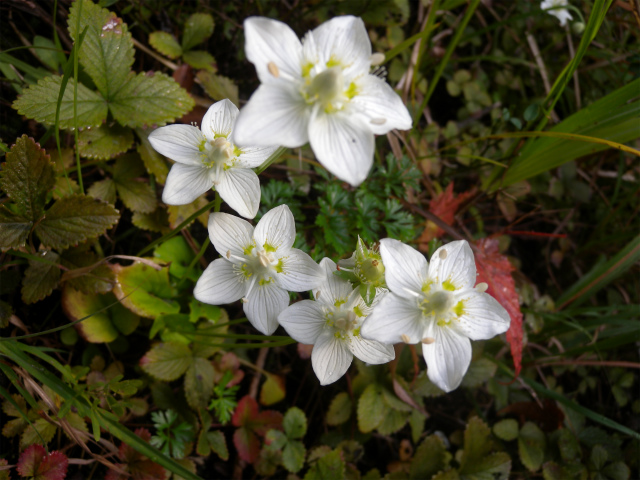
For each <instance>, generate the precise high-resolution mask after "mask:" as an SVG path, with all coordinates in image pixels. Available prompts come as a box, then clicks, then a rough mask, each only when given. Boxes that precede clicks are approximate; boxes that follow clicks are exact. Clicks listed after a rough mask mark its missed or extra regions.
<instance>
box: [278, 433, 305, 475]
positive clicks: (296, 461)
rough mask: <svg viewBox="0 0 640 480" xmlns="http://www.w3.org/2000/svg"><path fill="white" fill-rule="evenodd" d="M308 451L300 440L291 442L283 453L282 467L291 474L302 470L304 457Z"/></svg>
mask: <svg viewBox="0 0 640 480" xmlns="http://www.w3.org/2000/svg"><path fill="white" fill-rule="evenodd" d="M306 454H307V450H306V449H305V448H304V445H303V444H302V442H300V441H298V440H294V441H289V442H287V445H286V446H285V447H284V450H283V451H282V465H283V466H284V468H286V469H287V470H289V471H290V472H291V473H296V472H299V471H300V470H302V467H303V466H304V457H305V455H306Z"/></svg>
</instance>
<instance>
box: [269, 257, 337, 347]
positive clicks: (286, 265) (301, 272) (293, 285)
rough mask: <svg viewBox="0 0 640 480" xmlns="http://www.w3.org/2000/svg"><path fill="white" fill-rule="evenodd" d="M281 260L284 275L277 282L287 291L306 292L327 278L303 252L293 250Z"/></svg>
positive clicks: (278, 277)
mask: <svg viewBox="0 0 640 480" xmlns="http://www.w3.org/2000/svg"><path fill="white" fill-rule="evenodd" d="M281 258H282V273H278V274H276V282H278V284H279V285H280V286H281V287H282V288H284V289H285V290H289V291H290V292H305V291H307V290H311V289H313V288H316V287H318V286H319V285H321V284H322V282H324V281H325V280H326V278H327V276H326V273H325V271H324V270H323V269H322V268H321V267H320V266H319V265H318V264H317V263H316V262H314V261H313V259H312V258H311V257H310V256H309V255H307V254H306V253H304V252H303V251H302V250H298V249H297V248H292V249H290V250H288V251H287V253H286V255H285V256H284V257H281ZM303 343H304V342H303Z"/></svg>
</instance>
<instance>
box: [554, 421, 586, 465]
mask: <svg viewBox="0 0 640 480" xmlns="http://www.w3.org/2000/svg"><path fill="white" fill-rule="evenodd" d="M558 449H559V450H560V456H562V459H563V460H565V461H572V460H577V459H579V458H580V457H581V456H582V449H581V448H580V442H578V439H577V438H576V436H575V435H574V434H573V432H571V430H569V429H568V428H563V429H561V430H559V431H558Z"/></svg>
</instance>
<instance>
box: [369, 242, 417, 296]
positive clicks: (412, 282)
mask: <svg viewBox="0 0 640 480" xmlns="http://www.w3.org/2000/svg"><path fill="white" fill-rule="evenodd" d="M380 255H381V256H382V263H383V264H384V278H385V280H386V282H387V286H388V287H389V290H391V291H392V292H393V293H395V294H396V295H399V296H401V297H403V298H407V299H412V300H415V299H416V295H417V294H419V293H420V292H421V291H422V287H423V286H424V283H425V282H426V280H427V269H428V264H427V259H426V258H424V255H422V254H421V253H420V252H418V251H417V250H416V249H415V248H412V247H410V246H409V245H405V244H404V243H402V242H400V241H398V240H394V239H392V238H383V239H382V240H380Z"/></svg>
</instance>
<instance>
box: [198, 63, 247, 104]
mask: <svg viewBox="0 0 640 480" xmlns="http://www.w3.org/2000/svg"><path fill="white" fill-rule="evenodd" d="M196 77H197V78H198V80H200V84H201V85H202V88H204V91H205V92H207V95H209V96H210V97H211V98H212V99H214V100H223V99H225V98H228V99H229V100H231V102H232V103H233V104H234V105H238V86H237V85H236V84H235V83H233V80H231V79H230V78H227V77H223V76H222V75H216V74H215V73H213V72H210V71H207V70H200V71H199V72H198V73H196Z"/></svg>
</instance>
